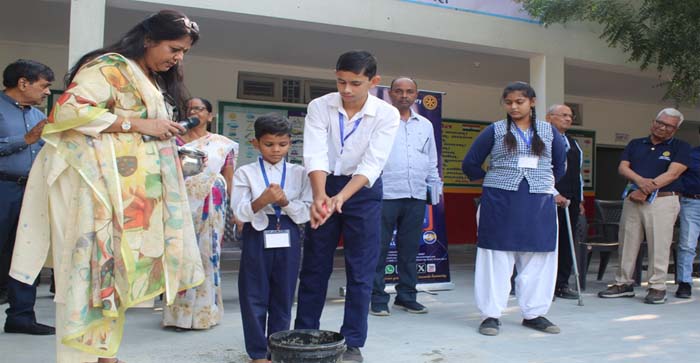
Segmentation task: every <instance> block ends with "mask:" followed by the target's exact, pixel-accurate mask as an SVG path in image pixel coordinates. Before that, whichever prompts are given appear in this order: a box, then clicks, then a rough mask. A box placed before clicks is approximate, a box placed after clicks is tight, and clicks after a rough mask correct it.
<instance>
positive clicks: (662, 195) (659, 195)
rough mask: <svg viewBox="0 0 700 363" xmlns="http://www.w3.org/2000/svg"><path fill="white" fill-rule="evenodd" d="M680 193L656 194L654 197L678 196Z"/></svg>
mask: <svg viewBox="0 0 700 363" xmlns="http://www.w3.org/2000/svg"><path fill="white" fill-rule="evenodd" d="M680 194H681V193H679V192H658V193H657V194H656V197H657V198H658V197H670V196H672V195H680Z"/></svg>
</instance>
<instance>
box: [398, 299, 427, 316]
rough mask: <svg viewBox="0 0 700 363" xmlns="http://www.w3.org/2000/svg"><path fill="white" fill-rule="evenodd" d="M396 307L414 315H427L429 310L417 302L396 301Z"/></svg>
mask: <svg viewBox="0 0 700 363" xmlns="http://www.w3.org/2000/svg"><path fill="white" fill-rule="evenodd" d="M394 307H397V308H399V309H404V310H406V311H408V312H409V313H413V314H425V313H427V312H428V308H426V307H425V306H423V305H422V304H419V303H418V302H417V301H399V300H394Z"/></svg>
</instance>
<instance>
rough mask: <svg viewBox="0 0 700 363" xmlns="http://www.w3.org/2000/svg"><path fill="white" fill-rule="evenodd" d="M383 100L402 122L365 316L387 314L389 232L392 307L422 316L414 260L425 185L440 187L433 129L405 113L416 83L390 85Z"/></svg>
mask: <svg viewBox="0 0 700 363" xmlns="http://www.w3.org/2000/svg"><path fill="white" fill-rule="evenodd" d="M389 96H390V98H391V103H392V104H393V105H394V107H396V108H397V109H398V110H399V114H400V115H401V121H402V122H401V123H400V126H399V129H398V131H397V133H396V139H395V140H394V146H393V149H392V150H391V154H389V160H388V161H387V163H386V165H385V166H384V174H382V181H383V182H384V201H383V202H382V240H381V243H382V245H381V253H380V255H379V261H378V263H377V269H376V272H375V276H374V287H373V289H372V304H371V306H370V314H372V315H376V316H388V315H390V314H391V313H390V311H389V305H388V304H389V294H388V293H386V292H385V291H384V287H385V281H384V274H385V268H386V262H385V261H386V256H387V253H388V251H389V244H390V243H391V240H392V236H393V233H394V228H396V249H397V252H398V259H397V268H398V275H399V281H398V283H397V284H396V298H395V299H394V306H395V307H397V308H400V309H403V310H406V311H408V312H409V313H415V314H424V313H427V312H428V309H427V308H426V307H425V306H423V305H422V304H420V303H418V302H417V301H416V283H417V282H418V273H417V272H416V256H417V255H418V250H419V248H420V239H421V236H422V232H423V228H422V227H423V219H424V217H425V211H426V206H425V203H426V194H427V193H426V192H427V186H428V184H435V183H439V182H440V175H439V174H438V170H437V147H436V145H435V136H434V131H433V124H432V123H431V122H430V121H429V120H428V119H426V118H425V117H423V116H421V115H419V114H417V113H416V112H414V111H413V110H412V109H411V107H412V106H413V105H414V104H415V102H416V98H417V97H418V86H417V85H416V82H415V81H414V80H413V79H411V78H408V77H401V78H397V79H395V80H393V81H392V82H391V89H390V91H389Z"/></svg>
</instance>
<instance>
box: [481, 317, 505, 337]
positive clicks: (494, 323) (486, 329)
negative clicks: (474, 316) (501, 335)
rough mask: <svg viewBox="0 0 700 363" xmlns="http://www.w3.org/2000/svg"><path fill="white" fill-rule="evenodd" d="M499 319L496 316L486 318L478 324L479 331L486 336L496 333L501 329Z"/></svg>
mask: <svg viewBox="0 0 700 363" xmlns="http://www.w3.org/2000/svg"><path fill="white" fill-rule="evenodd" d="M500 326H501V321H500V320H498V319H496V318H486V319H484V321H482V322H481V325H479V333H481V334H483V335H488V336H494V335H498V332H499V331H500V330H501V328H500Z"/></svg>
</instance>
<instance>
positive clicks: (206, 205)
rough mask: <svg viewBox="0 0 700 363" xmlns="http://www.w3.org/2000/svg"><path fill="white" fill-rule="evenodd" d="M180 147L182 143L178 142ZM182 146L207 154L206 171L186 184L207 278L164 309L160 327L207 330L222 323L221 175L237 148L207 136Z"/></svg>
mask: <svg viewBox="0 0 700 363" xmlns="http://www.w3.org/2000/svg"><path fill="white" fill-rule="evenodd" d="M181 143H184V142H180V140H178V144H181ZM184 146H187V147H189V148H194V149H197V150H201V151H204V152H206V153H207V167H206V169H205V170H204V171H203V172H202V173H200V174H197V175H193V176H190V177H188V178H187V179H186V180H185V185H186V186H187V197H188V199H189V202H190V210H191V211H192V220H193V221H194V228H195V233H196V235H197V244H198V245H199V253H200V254H201V258H202V265H203V266H204V274H205V275H206V278H205V280H204V282H203V283H202V284H201V285H199V286H198V287H196V288H192V289H188V290H185V291H181V292H180V293H179V294H178V295H177V297H176V298H175V302H174V303H173V304H172V305H169V306H167V307H165V308H164V309H163V325H164V326H175V327H178V328H184V329H209V328H210V327H212V326H214V325H217V324H218V323H219V322H220V321H221V318H222V316H223V313H224V304H223V299H222V295H221V272H220V267H221V266H220V261H221V243H222V240H223V236H224V226H225V223H226V207H227V206H228V203H229V202H228V199H229V198H228V195H227V193H226V184H227V181H226V180H225V179H224V177H223V175H221V171H222V169H223V168H224V167H234V155H235V151H237V149H238V144H236V143H235V142H233V141H231V140H229V139H228V138H226V137H224V136H221V135H216V134H208V135H207V136H204V137H201V138H199V139H197V140H194V141H192V142H190V143H187V144H185V145H184Z"/></svg>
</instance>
